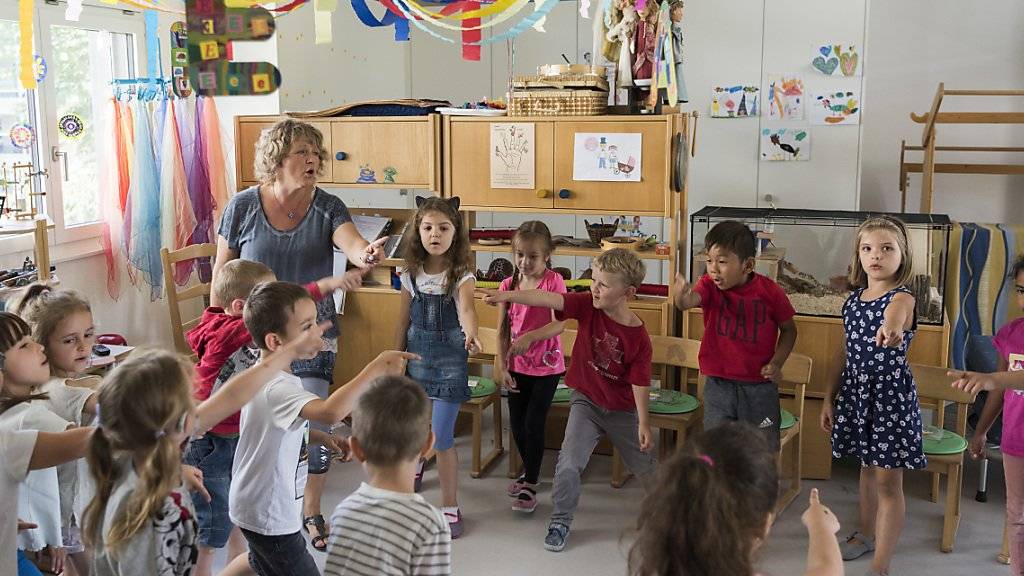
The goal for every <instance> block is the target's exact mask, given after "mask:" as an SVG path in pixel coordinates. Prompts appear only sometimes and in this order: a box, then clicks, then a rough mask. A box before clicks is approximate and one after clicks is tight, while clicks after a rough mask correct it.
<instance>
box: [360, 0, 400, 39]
mask: <svg viewBox="0 0 1024 576" xmlns="http://www.w3.org/2000/svg"><path fill="white" fill-rule="evenodd" d="M404 8H405V7H404V6H401V7H399V9H400V10H402V11H403V12H405V10H404ZM352 9H353V10H354V11H355V13H356V17H357V18H359V21H360V22H362V23H363V24H365V25H367V26H370V27H371V28H380V27H387V26H391V25H394V27H395V42H408V41H409V21H408V20H407V19H406V18H399V17H398V15H396V14H395V13H394V12H392V11H391V10H386V9H385V10H386V12H385V14H384V17H383V18H381V19H379V20H378V19H377V17H376V16H374V15H373V12H371V11H370V8H369V6H367V5H366V0H352ZM406 16H408V13H406Z"/></svg>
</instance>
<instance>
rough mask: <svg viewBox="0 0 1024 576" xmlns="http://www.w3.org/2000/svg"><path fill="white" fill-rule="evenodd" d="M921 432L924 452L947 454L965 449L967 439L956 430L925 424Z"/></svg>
mask: <svg viewBox="0 0 1024 576" xmlns="http://www.w3.org/2000/svg"><path fill="white" fill-rule="evenodd" d="M923 432H924V434H923V436H924V443H923V444H924V453H925V454H934V455H936V456H949V455H953V454H959V453H961V452H963V451H964V450H966V449H967V440H965V439H964V437H963V436H961V435H959V434H957V433H956V432H950V431H949V430H943V429H942V428H937V427H935V426H925V427H924V430H923Z"/></svg>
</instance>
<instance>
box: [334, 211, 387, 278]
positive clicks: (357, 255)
mask: <svg viewBox="0 0 1024 576" xmlns="http://www.w3.org/2000/svg"><path fill="white" fill-rule="evenodd" d="M331 239H332V240H333V241H334V245H335V246H337V247H338V248H340V249H341V250H342V251H343V252H344V253H345V256H348V259H349V260H350V261H351V262H352V263H353V264H355V265H356V266H358V267H360V268H367V267H369V266H376V265H377V264H379V263H380V261H381V260H382V259H383V258H384V243H385V242H387V241H388V237H387V236H384V237H383V238H378V239H376V240H374V241H373V242H367V241H366V239H365V238H363V237H362V236H360V235H359V231H358V230H356V225H355V224H353V223H352V222H345V223H344V224H342V225H341V226H338V228H337V229H335V230H334V235H333V236H332V237H331Z"/></svg>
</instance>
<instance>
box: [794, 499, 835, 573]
mask: <svg viewBox="0 0 1024 576" xmlns="http://www.w3.org/2000/svg"><path fill="white" fill-rule="evenodd" d="M800 520H802V521H803V523H804V526H806V527H807V536H808V540H809V541H808V543H807V570H806V571H805V572H804V576H841V575H842V574H843V556H842V554H840V553H839V542H838V541H837V540H836V532H838V531H839V519H838V518H836V515H835V514H833V513H832V511H831V510H829V509H828V506H825V505H824V504H822V503H821V501H820V500H818V489H817V488H812V489H811V496H810V506H808V508H807V510H806V511H805V512H804V514H803V516H801V517H800Z"/></svg>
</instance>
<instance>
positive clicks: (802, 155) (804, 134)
mask: <svg viewBox="0 0 1024 576" xmlns="http://www.w3.org/2000/svg"><path fill="white" fill-rule="evenodd" d="M810 159H811V133H810V132H808V131H807V129H806V128H762V129H761V160H763V161H765V162H800V161H805V160H810Z"/></svg>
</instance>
